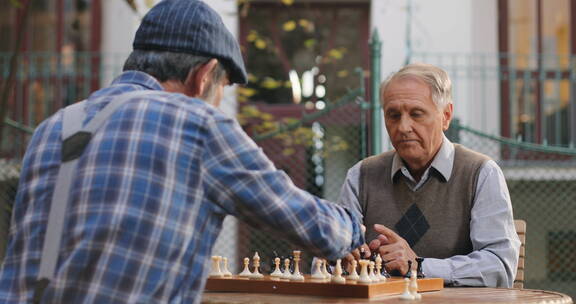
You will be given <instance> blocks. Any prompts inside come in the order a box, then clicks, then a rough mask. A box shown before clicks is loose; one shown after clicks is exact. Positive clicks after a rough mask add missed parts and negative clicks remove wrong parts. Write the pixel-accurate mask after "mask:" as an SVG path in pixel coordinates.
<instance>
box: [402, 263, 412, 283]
mask: <svg viewBox="0 0 576 304" xmlns="http://www.w3.org/2000/svg"><path fill="white" fill-rule="evenodd" d="M404 277H405V278H408V279H410V278H411V277H412V261H411V260H408V271H406V274H405V275H404Z"/></svg>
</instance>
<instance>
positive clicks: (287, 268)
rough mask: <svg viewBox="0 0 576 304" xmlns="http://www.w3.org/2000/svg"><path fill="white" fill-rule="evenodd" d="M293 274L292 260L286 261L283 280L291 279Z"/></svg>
mask: <svg viewBox="0 0 576 304" xmlns="http://www.w3.org/2000/svg"><path fill="white" fill-rule="evenodd" d="M291 276H292V274H291V273H290V259H288V258H286V259H284V272H283V273H282V278H283V279H290V277H291Z"/></svg>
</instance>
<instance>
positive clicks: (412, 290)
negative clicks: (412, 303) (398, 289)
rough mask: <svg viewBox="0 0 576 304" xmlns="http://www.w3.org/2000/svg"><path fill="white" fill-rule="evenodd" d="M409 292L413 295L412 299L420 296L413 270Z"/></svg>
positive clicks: (417, 298) (418, 298)
mask: <svg viewBox="0 0 576 304" xmlns="http://www.w3.org/2000/svg"><path fill="white" fill-rule="evenodd" d="M410 294H411V295H412V296H413V297H414V300H420V299H421V298H422V295H421V294H419V293H418V279H417V275H416V272H415V271H412V276H411V277H410Z"/></svg>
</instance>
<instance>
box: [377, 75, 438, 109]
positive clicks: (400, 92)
mask: <svg viewBox="0 0 576 304" xmlns="http://www.w3.org/2000/svg"><path fill="white" fill-rule="evenodd" d="M380 97H381V101H382V103H383V104H384V103H386V102H388V101H391V100H411V99H417V100H421V99H422V100H424V99H426V100H430V101H432V91H431V89H430V86H429V85H428V84H427V83H426V82H425V81H423V80H422V79H419V78H418V77H413V76H407V77H398V78H392V79H390V81H388V82H387V83H386V84H385V85H384V86H383V88H382V94H381V96H380Z"/></svg>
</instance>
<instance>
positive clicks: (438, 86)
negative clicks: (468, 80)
mask: <svg viewBox="0 0 576 304" xmlns="http://www.w3.org/2000/svg"><path fill="white" fill-rule="evenodd" d="M405 78H415V79H418V80H421V81H423V82H424V83H426V84H428V87H429V88H430V93H431V94H432V101H434V103H435V104H436V106H437V107H438V109H440V110H443V109H444V108H445V107H446V106H447V105H449V104H451V103H452V82H451V81H450V77H448V73H446V71H444V70H443V69H441V68H439V67H437V66H434V65H431V64H427V63H411V64H408V65H406V66H404V67H403V68H401V69H400V70H399V71H398V72H395V73H392V74H391V75H390V76H388V78H386V80H384V82H382V85H381V86H380V97H381V98H382V99H383V98H384V92H385V91H386V88H387V87H388V85H389V84H390V83H392V82H393V81H395V80H399V79H405ZM382 102H384V100H382Z"/></svg>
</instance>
